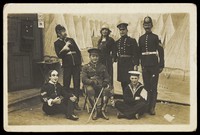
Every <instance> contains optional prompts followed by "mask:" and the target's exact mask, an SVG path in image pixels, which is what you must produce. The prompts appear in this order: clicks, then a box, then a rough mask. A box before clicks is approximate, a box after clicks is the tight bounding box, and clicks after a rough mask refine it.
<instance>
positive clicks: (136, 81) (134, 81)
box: [130, 75, 139, 85]
mask: <svg viewBox="0 0 200 135" xmlns="http://www.w3.org/2000/svg"><path fill="white" fill-rule="evenodd" d="M130 80H131V83H132V84H133V85H136V84H137V83H138V80H139V77H138V76H133V75H131V76H130Z"/></svg>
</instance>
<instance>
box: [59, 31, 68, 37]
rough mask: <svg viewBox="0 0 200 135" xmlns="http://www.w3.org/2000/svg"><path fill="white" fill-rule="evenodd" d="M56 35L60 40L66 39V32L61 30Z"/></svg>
mask: <svg viewBox="0 0 200 135" xmlns="http://www.w3.org/2000/svg"><path fill="white" fill-rule="evenodd" d="M58 35H59V37H60V38H66V37H67V33H66V30H61V31H60V32H59V33H58Z"/></svg>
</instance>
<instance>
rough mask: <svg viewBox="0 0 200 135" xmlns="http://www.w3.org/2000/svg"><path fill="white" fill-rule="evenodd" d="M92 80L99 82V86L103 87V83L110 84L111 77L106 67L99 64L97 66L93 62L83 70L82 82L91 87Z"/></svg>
mask: <svg viewBox="0 0 200 135" xmlns="http://www.w3.org/2000/svg"><path fill="white" fill-rule="evenodd" d="M92 80H97V81H98V85H102V82H107V84H109V83H110V77H109V74H108V72H107V69H106V67H105V66H104V65H103V64H101V63H97V64H96V65H94V64H92V63H91V62H90V63H88V64H86V65H84V66H83V68H82V82H83V84H84V85H91V82H92Z"/></svg>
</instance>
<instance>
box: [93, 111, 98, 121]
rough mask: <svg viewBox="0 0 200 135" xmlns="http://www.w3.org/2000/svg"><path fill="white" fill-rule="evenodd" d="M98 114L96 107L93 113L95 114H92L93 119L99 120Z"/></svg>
mask: <svg viewBox="0 0 200 135" xmlns="http://www.w3.org/2000/svg"><path fill="white" fill-rule="evenodd" d="M97 115H98V113H97V109H95V110H94V113H93V115H92V119H93V120H97V119H98V116H97Z"/></svg>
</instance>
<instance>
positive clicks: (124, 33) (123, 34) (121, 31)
mask: <svg viewBox="0 0 200 135" xmlns="http://www.w3.org/2000/svg"><path fill="white" fill-rule="evenodd" d="M119 33H120V36H121V37H122V36H125V35H127V33H128V30H127V29H120V30H119Z"/></svg>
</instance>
